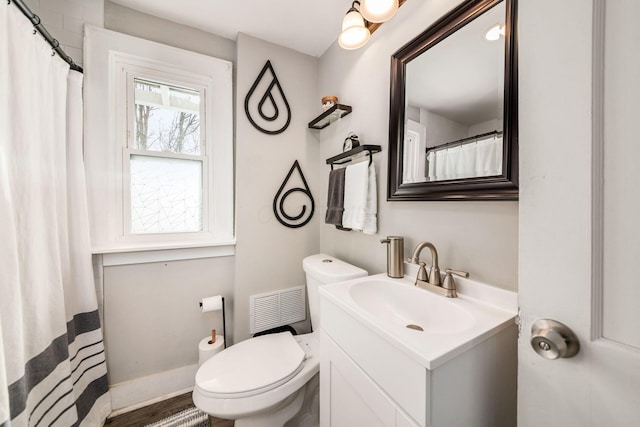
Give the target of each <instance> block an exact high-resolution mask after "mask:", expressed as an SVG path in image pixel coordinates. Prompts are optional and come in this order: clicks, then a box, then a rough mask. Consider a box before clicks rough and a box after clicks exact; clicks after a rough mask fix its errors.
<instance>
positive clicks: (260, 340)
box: [196, 332, 305, 399]
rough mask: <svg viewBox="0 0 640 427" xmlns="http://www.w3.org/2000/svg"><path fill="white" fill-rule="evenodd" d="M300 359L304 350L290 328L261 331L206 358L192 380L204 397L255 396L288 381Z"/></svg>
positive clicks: (295, 371) (233, 397)
mask: <svg viewBox="0 0 640 427" xmlns="http://www.w3.org/2000/svg"><path fill="white" fill-rule="evenodd" d="M256 356H258V357H256ZM304 361H305V352H304V351H303V350H302V348H301V347H300V345H299V344H298V342H297V341H296V340H295V338H294V337H293V335H291V333H290V332H282V333H279V334H270V335H263V336H260V337H255V338H251V339H249V340H246V341H242V342H240V343H238V344H235V345H233V346H231V347H229V348H227V349H226V350H225V351H223V352H221V353H218V354H216V355H215V356H213V357H212V358H211V359H209V360H207V361H206V362H205V363H204V364H203V365H202V366H201V367H200V369H199V370H198V373H197V374H196V384H198V388H199V390H200V392H201V393H202V394H203V395H205V396H207V397H213V398H221V399H235V398H241V397H249V396H255V395H257V394H261V393H264V392H266V391H269V390H272V389H274V388H276V387H278V386H280V385H282V384H284V383H286V382H287V381H289V380H290V379H291V378H293V377H294V376H296V375H297V374H298V373H299V372H300V371H301V370H302V368H303V367H304Z"/></svg>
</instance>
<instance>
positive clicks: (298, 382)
mask: <svg viewBox="0 0 640 427" xmlns="http://www.w3.org/2000/svg"><path fill="white" fill-rule="evenodd" d="M302 265H303V268H304V271H305V273H306V280H307V295H308V298H309V311H310V313H311V326H312V327H313V328H315V329H316V330H318V329H319V326H320V297H319V296H318V288H319V287H320V286H322V285H326V284H329V283H335V282H341V281H343V280H349V279H355V278H357V277H363V276H366V275H367V272H366V271H365V270H363V269H361V268H358V267H355V266H353V265H351V264H347V263H346V262H344V261H340V260H339V259H337V258H334V257H331V256H329V255H324V254H318V255H312V256H309V257H307V258H305V259H304V260H303V262H302ZM319 368H320V361H319V356H318V337H317V332H312V333H310V334H304V335H297V336H294V335H291V333H289V332H282V333H278V334H270V335H262V336H259V337H255V338H251V339H248V340H246V341H242V342H240V343H238V344H235V345H233V346H231V347H229V348H227V349H226V350H223V351H222V352H220V353H218V354H216V355H215V356H213V357H212V358H211V359H209V360H207V361H206V362H205V363H204V364H203V365H202V366H201V367H200V369H198V372H197V374H196V385H195V388H194V390H193V402H194V403H195V405H196V406H197V407H198V408H199V409H200V410H201V411H203V412H206V413H207V414H210V415H213V416H214V417H218V418H226V419H231V420H235V426H236V427H247V426H260V427H282V426H284V425H285V424H286V423H287V422H288V421H291V423H289V424H288V425H292V426H293V425H295V426H299V427H311V426H317V425H318V388H319V380H318V371H319Z"/></svg>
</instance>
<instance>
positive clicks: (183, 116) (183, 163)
mask: <svg viewBox="0 0 640 427" xmlns="http://www.w3.org/2000/svg"><path fill="white" fill-rule="evenodd" d="M128 74H129V76H128V79H127V80H128V81H127V85H131V86H132V88H133V90H128V91H127V93H128V94H130V96H128V99H127V107H128V110H129V114H128V116H129V119H128V121H127V124H128V127H129V129H128V130H127V135H128V138H127V139H128V141H127V146H128V149H127V150H126V159H125V160H126V161H128V174H127V175H126V177H127V178H128V179H126V180H125V183H124V185H125V187H126V188H127V190H128V192H129V195H128V196H125V197H126V198H127V200H128V202H129V203H128V204H126V203H125V207H126V208H125V212H124V215H125V225H127V226H128V227H127V230H125V232H128V233H131V234H149V233H187V232H201V231H203V229H204V228H205V227H204V225H205V224H204V221H203V218H206V216H207V214H206V207H207V196H208V194H207V191H206V190H207V185H206V182H205V177H206V176H207V147H206V145H207V144H206V138H205V135H206V129H205V126H204V123H206V120H205V117H206V111H205V109H204V107H203V104H204V103H201V102H200V100H201V99H204V94H205V91H204V88H202V87H200V88H192V87H182V86H178V85H176V84H169V83H165V82H159V81H154V80H152V79H142V78H138V77H135V74H136V73H134V72H130V73H128Z"/></svg>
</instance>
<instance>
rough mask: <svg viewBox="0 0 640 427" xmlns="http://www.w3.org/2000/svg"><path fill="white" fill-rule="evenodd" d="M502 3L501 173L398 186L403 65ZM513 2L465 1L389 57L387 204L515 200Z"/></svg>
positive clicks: (491, 0) (516, 73) (516, 113)
mask: <svg viewBox="0 0 640 427" xmlns="http://www.w3.org/2000/svg"><path fill="white" fill-rule="evenodd" d="M501 1H504V2H505V6H506V20H505V25H506V26H505V64H504V116H503V117H504V128H503V132H504V137H503V159H502V175H499V176H490V177H477V178H464V179H454V180H447V181H438V182H426V183H424V182H423V183H406V184H403V183H402V176H403V170H402V169H403V165H402V157H403V156H402V153H403V149H404V123H405V82H406V74H405V73H406V65H407V63H408V62H409V61H411V60H412V59H414V58H416V57H417V56H418V55H420V54H422V53H423V52H425V51H426V50H428V49H429V48H430V47H432V46H435V45H436V44H437V43H439V42H441V41H442V40H444V39H445V38H447V37H448V36H450V35H451V34H453V33H455V32H456V31H458V30H459V29H461V28H462V27H464V26H465V25H466V24H467V23H469V22H471V21H472V20H473V19H474V18H476V17H478V16H480V15H481V14H482V13H484V12H485V11H487V10H489V9H491V8H492V7H493V6H495V5H497V4H498V3H500V2H501ZM516 8H517V0H467V1H465V2H463V3H462V4H460V5H459V6H457V7H456V8H455V9H453V10H452V11H451V12H449V13H448V14H447V15H445V16H444V17H442V18H441V19H439V20H438V21H436V22H435V23H434V24H433V25H431V26H430V27H429V28H427V29H426V30H425V31H424V32H423V33H422V34H420V35H419V36H417V37H416V38H415V39H413V40H412V41H410V42H409V43H407V44H406V45H404V46H403V47H402V48H400V49H399V50H398V51H397V52H396V53H395V54H393V56H392V57H391V97H390V99H391V103H390V109H389V172H388V176H387V200H389V201H413V200H440V201H454V200H463V201H464V200H518V63H517V57H518V56H517V47H518V44H517V34H516V28H517V25H516V22H517V21H516Z"/></svg>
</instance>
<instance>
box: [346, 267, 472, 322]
mask: <svg viewBox="0 0 640 427" xmlns="http://www.w3.org/2000/svg"><path fill="white" fill-rule="evenodd" d="M349 295H350V296H351V298H352V299H353V301H354V302H355V303H356V304H357V305H358V306H360V307H362V309H364V310H366V311H367V312H369V313H370V314H371V315H372V316H375V317H377V318H379V319H380V320H382V321H384V322H389V323H394V324H396V325H397V326H400V327H403V326H404V327H406V328H409V329H411V330H413V331H415V333H420V332H428V333H433V334H451V333H458V332H462V331H464V330H467V329H469V328H471V327H472V326H473V325H474V323H475V320H474V318H473V316H472V315H471V313H469V311H468V310H465V309H464V308H461V307H460V306H458V305H456V304H454V303H453V302H452V301H450V299H449V298H445V297H442V296H440V295H436V294H434V293H430V292H425V291H424V290H422V289H418V288H416V287H409V286H399V285H398V284H397V283H394V282H392V281H385V280H379V279H373V278H372V279H370V280H364V281H361V282H359V283H356V284H354V285H353V286H351V287H350V288H349Z"/></svg>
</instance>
